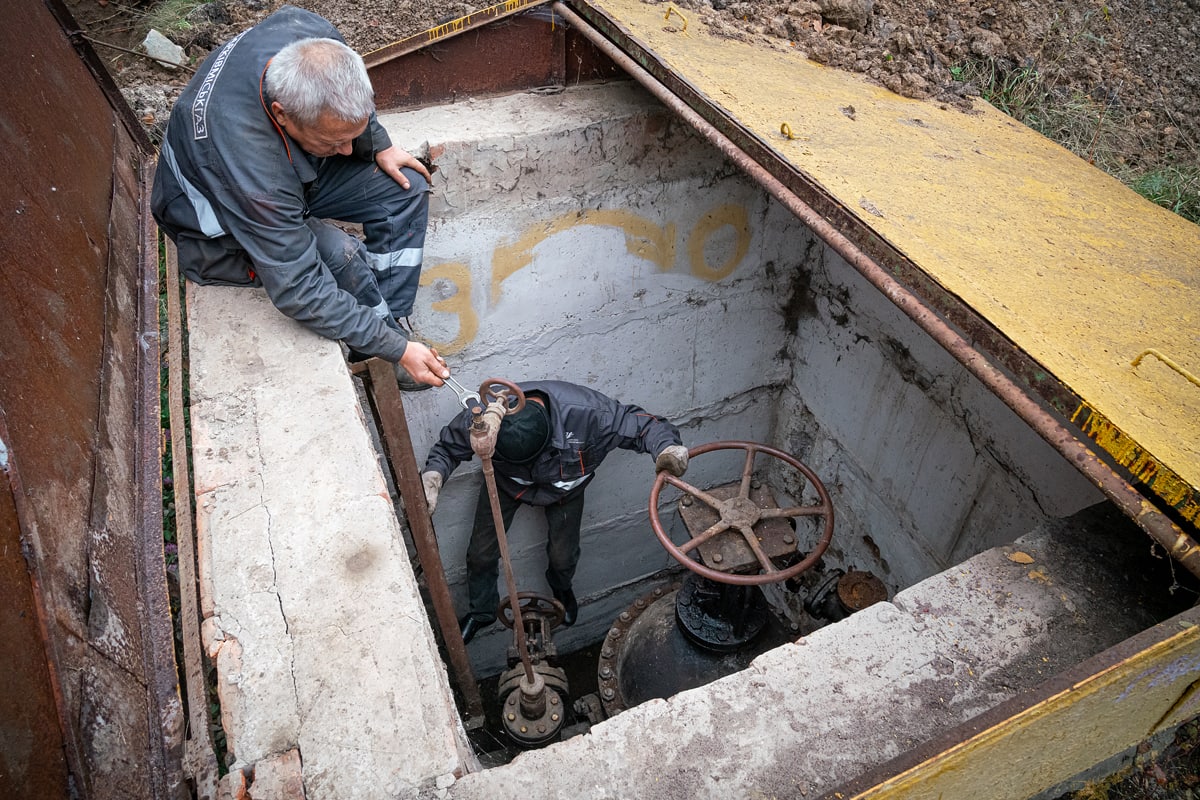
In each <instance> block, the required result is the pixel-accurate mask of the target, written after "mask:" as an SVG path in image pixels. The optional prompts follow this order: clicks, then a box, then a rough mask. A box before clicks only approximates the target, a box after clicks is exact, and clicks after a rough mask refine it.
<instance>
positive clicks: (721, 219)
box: [688, 204, 750, 281]
mask: <svg viewBox="0 0 1200 800" xmlns="http://www.w3.org/2000/svg"><path fill="white" fill-rule="evenodd" d="M726 226H729V227H731V228H733V233H734V237H735V238H734V250H733V252H732V253H730V254H729V257H728V258H727V259H725V262H724V263H723V264H719V265H717V266H715V267H714V266H711V265H710V264H709V263H708V260H707V258H706V257H705V255H704V245H705V243H707V242H708V239H709V237H710V236H712V235H713V234H714V233H716V232H717V231H718V230H720V229H721V228H724V227H726ZM749 250H750V217H749V215H748V214H747V213H746V209H745V208H744V207H742V206H738V205H733V204H727V205H723V206H720V207H719V208H714V209H713V210H712V211H709V212H708V213H706V214H705V215H704V216H703V217H701V218H700V221H699V222H697V223H696V227H695V228H693V229H692V235H691V236H690V237H688V260H689V261H690V262H691V265H692V274H693V275H695V276H696V277H697V278H702V279H703V280H706V281H719V280H721V279H722V278H725V277H727V276H729V275H731V274H732V273H733V271H734V270H735V269H737V265H738V264H740V263H742V260H743V259H744V258H745V257H746V253H747V252H749Z"/></svg>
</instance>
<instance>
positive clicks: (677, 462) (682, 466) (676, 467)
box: [654, 444, 688, 478]
mask: <svg viewBox="0 0 1200 800" xmlns="http://www.w3.org/2000/svg"><path fill="white" fill-rule="evenodd" d="M687 465H688V451H687V448H686V447H684V446H683V445H681V444H673V445H671V446H670V447H664V448H663V451H662V452H661V453H659V454H658V458H656V459H654V470H655V471H656V472H662V471H663V470H666V471H667V472H669V473H671V474H672V475H674V476H675V477H676V478H678V477H680V476H682V475H683V473H685V472H687Z"/></svg>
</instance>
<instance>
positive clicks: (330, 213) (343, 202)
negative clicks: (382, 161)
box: [307, 158, 429, 317]
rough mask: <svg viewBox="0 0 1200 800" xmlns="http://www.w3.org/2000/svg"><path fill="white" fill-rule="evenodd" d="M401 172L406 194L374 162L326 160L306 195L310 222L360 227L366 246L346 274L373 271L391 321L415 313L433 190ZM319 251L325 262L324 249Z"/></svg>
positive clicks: (418, 177)
mask: <svg viewBox="0 0 1200 800" xmlns="http://www.w3.org/2000/svg"><path fill="white" fill-rule="evenodd" d="M403 171H404V176H405V177H406V178H408V181H409V188H408V189H405V188H403V187H402V186H401V185H400V184H398V183H396V181H395V180H393V179H392V178H391V177H389V176H388V175H387V174H385V173H383V172H381V171H380V170H379V169H378V167H376V166H375V164H374V162H365V161H359V160H357V159H352V158H326V159H323V160H322V164H321V166H320V167H319V168H318V170H317V180H316V181H315V182H314V183H313V185H312V187H311V188H310V189H309V191H308V193H307V197H308V203H309V206H308V212H309V214H310V215H311V216H313V217H316V218H318V219H336V220H340V221H342V222H357V223H361V224H362V228H363V237H364V238H365V240H366V241H365V243H364V244H365V247H363V248H361V250H360V258H361V261H359V260H357V259H356V260H355V261H353V262H351V263H350V264H349V265H348V266H347V268H352V269H355V270H357V269H361V268H367V269H369V270H370V274H371V276H372V277H373V279H374V281H375V284H376V286H377V287H378V291H379V294H380V295H381V296H382V298H383V300H384V302H385V303H386V304H387V307H388V309H389V310H390V312H391V316H393V317H407V316H408V315H410V314H411V313H412V307H413V300H414V299H416V296H417V284H418V282H419V281H420V279H421V263H422V260H423V259H424V255H425V228H426V226H427V224H428V222H429V184H428V183H426V182H425V178H424V177H423V176H421V175H420V173H417V172H414V171H413V170H411V169H408V168H407V167H406V168H405V169H404V170H403ZM344 235H345V236H347V237H348V238H351V239H353V238H354V237H351V236H349V234H344ZM355 241H357V240H355ZM317 246H318V248H319V249H320V251H321V254H322V256H324V255H325V253H326V251H325V249H324V248H322V246H321V243H320V242H318V244H317ZM338 284H339V285H341V279H339V281H338ZM342 288H346V287H344V286H343V287H342ZM356 297H357V295H356ZM360 302H362V301H361V300H360Z"/></svg>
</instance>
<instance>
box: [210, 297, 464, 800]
mask: <svg viewBox="0 0 1200 800" xmlns="http://www.w3.org/2000/svg"><path fill="white" fill-rule="evenodd" d="M188 300H189V302H188V310H189V325H190V330H191V349H190V355H191V378H192V395H191V397H192V434H193V442H192V444H193V460H194V464H195V475H196V494H197V517H196V520H197V529H198V538H199V545H200V547H199V552H200V558H201V559H202V560H203V561H204V562H205V564H204V565H203V569H202V573H203V574H205V575H206V576H207V580H206V581H205V585H204V586H203V587H202V588H203V591H204V594H205V597H206V600H207V603H206V605H207V606H209V607H211V613H210V614H209V615H208V616H207V619H206V620H205V625H204V627H203V636H204V641H205V645H206V647H207V649H208V652H209V654H210V655H211V656H212V657H213V658H214V660H215V663H216V666H217V676H218V678H217V680H218V692H219V695H220V700H221V712H222V723H223V726H224V728H225V733H226V737H227V741H228V745H229V752H230V755H229V760H230V766H231V769H232V770H234V771H238V772H243V771H244V772H245V773H246V774H247V775H250V774H252V773H253V771H254V768H255V765H256V764H260V763H263V762H264V761H271V760H273V759H278V758H280V757H281V756H282V755H283V754H286V753H289V752H293V751H294V752H297V753H298V757H299V759H300V760H301V762H302V763H303V783H304V792H305V795H304V796H306V797H307V798H308V800H319V799H320V798H342V797H359V798H369V797H375V796H381V795H380V794H379V792H380V791H381V789H380V787H386V786H392V787H394V788H395V789H396V790H397V791H399V790H400V789H401V788H403V787H410V786H416V785H419V784H420V783H421V781H423V780H424V779H425V778H426V777H427V776H429V775H440V774H444V773H449V772H452V771H453V770H455V769H457V768H459V767H460V765H461V764H462V763H463V762H464V760H466V759H468V758H469V753H468V750H467V748H466V745H465V734H464V732H463V730H462V726H461V723H460V722H459V720H458V718H457V714H456V711H455V708H454V704H453V702H452V699H451V697H450V690H449V687H448V684H447V680H446V676H445V668H444V666H443V665H442V663H441V661H440V659H439V658H438V653H437V648H436V645H435V643H434V640H433V635H432V632H431V630H430V628H429V625H428V623H427V621H426V620H425V619H424V618H423V616H422V615H421V613H420V603H419V600H418V599H417V598H418V592H417V588H416V581H415V579H414V577H413V575H412V572H411V569H410V568H409V564H408V555H407V553H406V552H405V550H404V546H403V544H402V542H401V538H400V531H399V526H398V523H397V521H396V518H395V514H394V512H393V509H392V504H391V501H390V498H389V496H388V493H387V489H386V486H385V484H384V481H383V476H382V474H381V473H380V471H379V467H378V463H377V461H376V459H375V455H374V451H373V450H372V448H371V444H370V441H369V438H368V435H367V431H366V427H365V424H364V421H363V419H362V417H361V412H360V411H359V407H358V403H357V398H356V396H355V394H354V390H353V385H352V383H351V378H350V376H349V374H348V372H347V370H346V367H345V364H344V362H343V359H342V355H341V351H340V349H339V347H338V345H337V344H336V343H334V342H330V341H328V340H324V339H321V338H319V337H317V336H315V335H314V334H311V333H309V332H307V331H305V330H303V329H302V328H300V327H299V326H297V325H295V323H293V322H292V321H291V320H288V319H287V318H286V317H283V316H282V315H280V314H279V313H278V312H277V311H275V309H274V308H273V307H272V306H271V305H270V303H269V301H268V300H267V299H266V297H265V295H264V294H263V293H262V292H260V291H256V290H251V289H231V288H227V287H219V288H213V287H197V286H190V287H189V296H188ZM426 730H436V731H439V733H438V734H436V735H432V736H427V735H424V732H425V731H426ZM363 754H370V757H369V758H364V757H363ZM253 789H254V784H253V783H251V784H250V790H251V792H252V793H253Z"/></svg>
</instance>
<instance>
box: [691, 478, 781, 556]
mask: <svg viewBox="0 0 1200 800" xmlns="http://www.w3.org/2000/svg"><path fill="white" fill-rule="evenodd" d="M705 491H707V492H708V494H710V495H712V496H713V497H715V498H716V499H718V500H729V499H731V498H734V497H737V496H738V495H739V494H740V492H741V484H740V483H738V482H734V483H727V484H725V485H723V486H717V487H715V488H712V489H707V490H705ZM750 499H751V500H752V501H754V503H755V504H757V505H758V507H759V508H779V506H778V505H777V504H776V502H775V496H774V495H773V494H772V493H771V490H770V488H768V487H767V485H766V484H765V483H762V482H761V481H757V480H756V481H754V482H753V483H751V485H750ZM685 501H688V502H686V503H685ZM679 516H680V518H682V519H683V524H684V525H685V526H687V529H688V533H689V534H690V535H691V537H692V538H693V539H694V538H695V537H697V536H699V535H700V534H702V533H704V531H706V530H708V529H709V528H711V527H712V526H713V525H715V524H717V522H718V521H720V519H721V516H720V514H719V513H718V512H717V510H716V509H714V508H712V507H710V506H709V505H708V504H707V503H703V502H700V501H697V500H695V499H694V498H689V497H682V498H680V500H679ZM754 532H755V534H756V535H757V539H758V542H759V545H760V546H761V547H762V550H763V552H764V553H766V555H767V557H768V558H770V559H771V560H772V561H778V560H779V559H783V558H785V557H787V556H792V555H795V554H796V532H795V531H794V530H792V526H791V524H790V523H789V522H788V521H787V520H786V519H765V520H761V521H760V522H759V523H758V524H757V525H755V526H754ZM697 549H698V550H699V551H700V558H701V560H702V561H703V562H704V564H705V565H706V566H709V567H712V568H713V569H715V570H720V571H721V572H742V571H744V570H747V569H751V568H753V569H758V568H760V564H759V563H758V559H757V558H756V557H755V556H754V551H753V550H751V549H750V545H748V544H746V540H745V538H744V537H743V536H742V534H741V533H740V532H738V531H736V530H729V531H726V532H724V533H721V534H718V535H716V536H714V537H713V538H712V539H709V540H708V541H707V542H704V543H703V544H701V545H699V546H698V547H697Z"/></svg>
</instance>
